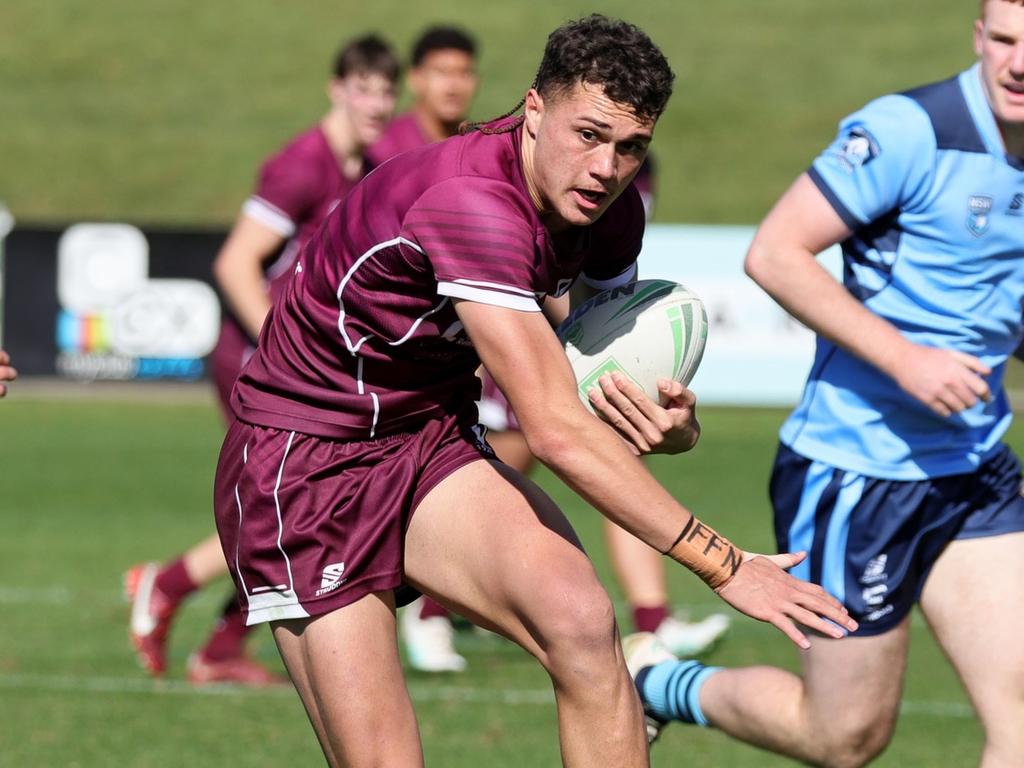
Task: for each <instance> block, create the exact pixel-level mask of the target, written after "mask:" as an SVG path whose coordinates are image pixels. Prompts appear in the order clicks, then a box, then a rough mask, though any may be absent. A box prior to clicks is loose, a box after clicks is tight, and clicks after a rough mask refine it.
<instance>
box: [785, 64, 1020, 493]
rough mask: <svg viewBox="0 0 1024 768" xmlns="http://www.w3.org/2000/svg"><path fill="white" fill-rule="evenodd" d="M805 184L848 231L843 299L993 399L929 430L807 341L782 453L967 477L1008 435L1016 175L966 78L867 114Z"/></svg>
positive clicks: (881, 473)
mask: <svg viewBox="0 0 1024 768" xmlns="http://www.w3.org/2000/svg"><path fill="white" fill-rule="evenodd" d="M808 173H809V175H810V177H811V179H812V180H813V181H814V182H815V184H817V186H818V188H819V189H820V190H821V191H822V193H823V194H824V195H825V197H826V198H827V199H828V200H829V202H830V203H831V204H832V206H833V207H834V208H835V210H836V212H837V213H838V214H839V215H840V216H841V217H842V219H843V221H845V222H846V224H847V225H848V226H849V227H850V228H851V229H852V230H853V232H854V234H853V236H852V237H850V238H849V239H848V240H847V241H846V242H845V243H843V245H842V247H843V262H844V282H845V284H846V287H847V289H848V290H849V291H850V292H851V293H852V294H853V295H854V296H856V297H857V298H858V299H860V301H862V302H863V303H864V305H865V306H867V307H868V308H869V309H871V310H872V311H873V312H875V313H876V314H878V315H880V316H882V317H884V318H886V319H887V320H889V321H890V322H892V323H893V324H894V325H895V326H896V327H897V328H899V329H900V331H901V332H902V333H903V334H904V336H906V337H907V338H909V339H911V340H912V341H915V342H918V343H921V344H926V345H929V346H934V347H942V348H946V349H958V350H962V351H964V352H968V353H970V354H972V355H976V356H977V357H979V358H981V360H983V361H984V362H985V363H986V364H987V365H989V366H990V367H991V368H992V375H991V376H990V377H989V378H988V383H989V386H990V387H991V389H992V392H993V399H992V402H990V403H987V404H986V403H978V404H977V405H976V406H975V407H973V408H971V409H969V410H967V411H964V412H963V413H960V414H957V415H954V416H952V417H950V418H943V417H941V416H938V415H936V414H934V413H933V412H932V411H931V410H929V409H928V408H927V407H926V406H925V405H923V404H921V403H919V402H918V401H916V400H915V399H914V398H912V397H910V396H909V395H907V394H905V393H904V392H903V391H902V390H901V389H900V388H899V387H898V386H897V385H896V383H895V382H894V381H893V380H892V379H890V378H889V377H888V376H885V375H884V374H882V373H881V372H880V371H878V370H877V369H875V368H874V367H872V366H870V365H868V364H867V363H864V362H863V361H861V360H860V359H858V358H856V357H854V356H853V355H850V354H848V353H847V352H845V351H843V350H842V349H840V348H838V347H836V345H834V344H832V343H831V342H829V341H826V340H824V339H821V338H819V339H818V344H817V351H816V354H815V359H814V365H813V367H812V369H811V373H810V375H809V377H808V381H807V385H806V388H805V390H804V393H803V397H802V399H801V402H800V404H799V405H798V406H797V409H796V410H795V411H794V412H793V414H792V415H791V416H790V417H789V419H788V420H787V421H786V423H785V424H784V425H783V427H782V430H781V435H780V436H781V439H782V441H783V442H784V443H786V444H787V445H789V446H790V447H791V448H792V449H793V450H795V451H796V452H797V453H800V454H802V455H804V456H807V457H808V458H811V459H815V460H818V461H823V462H825V463H828V464H831V465H833V466H836V467H840V468H842V469H847V470H851V471H854V472H858V473H861V474H866V475H871V476H874V477H884V478H891V479H897V480H918V479H922V478H926V477H938V476H942V475H950V474H957V473H961V472H970V471H973V470H974V469H975V468H976V467H977V466H978V465H979V464H980V463H981V462H982V461H984V460H985V458H986V457H987V456H988V454H989V453H990V452H991V451H992V450H993V449H994V448H995V447H996V446H997V444H998V442H999V439H1000V437H1001V436H1002V435H1003V433H1004V432H1005V431H1006V429H1007V428H1008V427H1009V425H1010V419H1011V414H1010V407H1009V404H1008V402H1007V399H1006V393H1005V392H1004V390H1003V372H1004V368H1005V364H1006V360H1007V358H1008V357H1009V356H1010V355H1011V354H1012V353H1013V351H1014V349H1016V347H1017V345H1018V342H1019V341H1020V339H1021V312H1022V298H1024V164H1022V163H1021V162H1020V161H1019V160H1018V159H1016V158H1011V157H1008V156H1007V155H1006V152H1005V149H1004V148H1003V143H1002V139H1001V137H1000V135H999V131H998V128H997V126H996V122H995V118H994V116H993V114H992V111H991V109H990V107H989V105H988V101H987V99H986V97H985V93H984V91H983V89H982V84H981V77H980V68H979V67H978V66H977V65H975V66H974V67H972V68H971V69H969V70H967V71H966V72H962V73H961V74H960V75H958V76H957V77H954V78H952V79H950V80H946V81H943V82H940V83H935V84H932V85H927V86H924V87H922V88H918V89H916V90H913V91H909V92H907V93H903V94H896V95H889V96H884V97H882V98H880V99H877V100H876V101H873V102H871V103H870V104H868V105H867V106H866V107H864V108H863V109H862V110H860V111H859V112H856V113H855V114H853V115H851V116H850V117H848V118H846V119H845V120H843V121H842V123H841V124H840V128H839V135H838V137H837V138H836V140H835V141H834V142H833V143H832V144H831V145H830V146H829V147H828V148H827V149H826V150H825V151H824V152H823V153H822V154H821V155H820V156H819V157H818V158H817V159H816V160H815V161H814V163H813V165H812V167H811V169H810V170H809V171H808Z"/></svg>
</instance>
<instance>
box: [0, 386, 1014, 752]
mask: <svg viewBox="0 0 1024 768" xmlns="http://www.w3.org/2000/svg"><path fill="white" fill-rule="evenodd" d="M781 418H782V413H781V412H779V411H769V410H726V409H706V410H705V411H704V412H703V424H704V437H703V439H702V442H701V445H700V446H699V448H698V449H697V450H696V451H695V452H693V453H692V454H691V455H688V456H685V457H679V458H674V459H661V460H659V461H657V462H655V464H654V468H655V471H656V472H657V474H658V475H659V477H660V478H661V479H662V481H663V482H664V483H665V484H666V485H667V486H668V487H670V488H671V489H672V490H673V492H675V493H676V494H677V495H678V497H679V498H680V499H682V500H685V501H686V502H688V503H689V504H691V505H692V506H693V507H694V508H695V509H696V510H698V511H699V513H700V514H702V515H703V516H705V517H706V518H707V519H708V520H709V521H711V522H712V523H713V524H715V525H716V526H717V527H719V528H720V529H721V530H722V531H723V532H728V534H729V535H731V536H732V537H733V538H734V539H735V540H737V541H738V542H740V543H741V544H742V545H743V546H745V547H746V548H749V549H762V550H765V549H770V548H771V546H772V543H771V536H770V525H769V513H768V511H767V506H766V502H765V494H764V485H765V478H766V476H767V472H768V468H769V464H770V460H771V454H772V450H773V446H774V434H775V430H776V428H777V426H778V424H779V422H780V420H781ZM220 431H221V426H220V423H219V421H218V416H217V413H216V411H215V409H214V407H213V405H212V404H211V403H207V402H205V401H202V400H200V401H199V402H196V401H195V400H194V398H193V399H182V400H181V401H179V402H173V401H171V402H144V401H142V402H134V401H127V400H126V401H122V402H118V403H112V402H100V401H94V400H77V401H76V400H51V399H45V400H44V399H33V397H32V384H31V382H22V383H21V384H20V385H19V387H18V389H16V390H15V393H14V395H13V396H12V397H11V398H10V399H9V400H8V401H6V402H4V403H2V404H0V435H2V440H0V466H2V467H3V468H4V475H3V477H4V488H3V495H2V501H0V510H2V519H3V524H4V525H3V534H2V537H0V610H2V616H3V622H2V629H0V723H2V726H0V766H32V767H35V766H39V767H44V766H77V767H79V768H91V767H93V766H96V767H99V766H140V767H141V766H178V765H180V766H185V765H187V766H197V767H199V766H216V767H217V768H221V767H222V766H277V765H283V764H287V765H318V764H321V763H320V757H319V752H318V750H317V748H316V746H315V743H314V739H313V735H312V731H311V729H310V728H309V726H308V725H307V723H306V720H305V717H304V715H303V713H302V711H301V708H300V706H299V704H298V701H297V699H296V697H295V696H294V694H292V693H291V692H290V691H286V690H280V691H274V692H263V693H256V692H246V691H240V690H231V689H226V690H217V691H197V690H192V689H190V688H189V687H188V686H187V685H186V684H185V683H184V682H183V674H184V672H183V670H184V663H185V658H186V656H187V654H188V652H189V651H190V650H191V649H192V648H193V647H194V646H195V645H196V644H197V643H199V642H200V641H201V639H202V638H203V637H204V634H205V631H206V629H207V628H208V625H209V622H210V621H211V619H212V617H213V616H214V615H215V613H216V611H217V609H218V607H219V603H220V601H221V600H222V599H223V597H224V596H225V594H226V589H227V588H226V586H225V587H224V588H217V589H210V590H208V591H206V592H204V593H201V594H200V595H199V596H198V597H196V598H194V599H193V601H192V602H191V603H189V604H188V605H187V607H186V609H185V610H184V612H183V614H182V615H181V618H180V621H179V623H178V624H177V625H176V627H175V631H174V633H173V636H172V656H171V670H170V674H169V679H167V680H166V681H165V682H161V683H153V682H151V681H150V680H149V679H148V678H147V677H146V676H145V675H144V674H143V673H142V672H141V671H140V670H139V669H138V668H137V667H136V666H135V663H134V660H133V657H132V654H131V652H130V648H129V644H128V640H127V636H126V620H127V608H126V606H125V605H124V604H123V603H122V602H121V600H120V596H119V580H120V574H121V572H122V570H123V569H124V568H125V567H126V566H128V565H130V564H131V563H133V562H135V561H138V560H140V559H145V558H154V559H160V558H165V557H167V556H169V555H171V554H174V553H175V552H177V551H178V550H180V549H181V548H183V547H185V546H187V545H189V544H191V543H193V542H194V540H196V539H197V538H198V537H200V536H203V535H205V534H207V533H208V532H209V531H210V530H211V526H212V520H211V513H210V508H209V496H210V488H211V478H212V473H213V467H214V461H215V458H216V452H217V449H218V443H219V438H220ZM1010 442H1011V444H1013V445H1015V446H1016V447H1017V448H1018V450H1019V449H1020V448H1021V447H1024V433H1022V432H1021V431H1020V430H1016V431H1014V432H1012V433H1011V436H1010ZM538 478H539V480H540V482H541V483H542V484H543V485H544V486H545V487H546V488H547V489H548V490H549V491H550V492H551V493H552V494H553V495H554V496H555V497H556V498H557V499H558V500H559V502H560V503H561V504H562V505H563V508H564V509H566V510H567V512H568V514H569V516H570V517H571V518H572V520H573V522H574V524H575V525H576V527H577V529H578V530H579V531H580V533H581V536H582V537H583V539H584V541H585V543H586V545H587V548H588V550H589V551H590V553H591V555H592V556H593V557H594V559H595V561H596V562H597V565H598V568H599V569H600V571H601V573H602V575H603V576H604V577H605V578H606V577H607V574H608V567H607V562H606V560H605V557H604V553H603V551H602V547H601V546H600V537H599V526H598V520H597V518H596V513H594V512H593V511H591V510H589V509H588V508H586V507H585V506H584V505H582V503H581V502H579V501H578V500H577V499H575V497H574V496H573V495H572V494H571V493H569V492H568V491H566V490H565V489H564V488H563V487H561V486H560V484H559V483H558V482H557V481H555V480H554V479H553V478H552V477H551V476H550V475H548V474H546V473H543V472H542V473H539V474H538ZM606 583H609V584H610V582H607V581H606ZM671 585H672V591H673V595H674V597H675V599H676V601H677V603H678V604H680V605H683V604H685V605H688V606H690V609H691V611H692V612H693V613H694V614H696V615H701V614H705V613H708V612H710V611H712V610H720V609H722V606H721V604H717V603H716V602H715V600H714V599H713V598H712V596H711V595H710V593H709V592H708V591H707V590H706V589H705V588H704V587H703V586H702V585H700V584H699V583H698V582H697V581H696V580H695V579H694V578H693V577H692V576H690V575H689V574H685V573H683V572H682V569H680V568H675V569H674V570H673V571H672V578H671ZM612 589H613V592H614V586H612ZM620 606H621V603H620ZM623 618H625V617H623ZM913 627H914V628H913V638H912V646H913V650H912V656H913V658H912V663H911V666H910V671H909V674H908V678H907V685H906V692H905V698H906V701H905V705H904V714H903V717H902V720H901V723H900V727H899V729H898V731H897V734H896V737H895V741H894V743H893V745H892V746H891V747H890V749H889V751H888V752H887V753H886V754H885V755H884V756H883V757H882V758H881V759H880V760H879V761H878V763H877V765H879V766H900V767H901V768H914V767H916V766H920V767H921V768H936V767H937V766H938V767H941V766H966V765H971V764H973V762H974V761H975V759H976V756H977V753H978V750H979V745H980V738H981V736H980V730H979V727H978V725H977V723H976V721H975V719H974V717H973V715H972V713H971V710H970V708H969V706H968V705H967V703H966V701H965V698H964V696H963V694H962V693H961V691H960V689H959V687H958V684H957V682H956V680H955V677H954V675H953V674H952V672H951V671H950V670H949V668H948V666H947V665H946V663H945V662H944V660H943V658H942V656H941V653H940V652H939V651H938V649H937V648H936V647H935V645H934V643H933V642H932V641H931V639H930V637H929V635H928V633H927V631H926V630H925V628H924V626H923V622H922V621H921V620H920V617H915V619H914V624H913ZM458 646H459V649H460V650H461V651H462V652H463V653H464V654H465V655H466V656H467V657H468V659H469V663H470V669H469V671H468V672H466V673H465V674H462V675H453V676H443V677H436V678H428V677H424V676H421V675H415V674H414V675H410V678H409V679H410V687H411V690H412V694H413V698H414V699H415V703H416V707H417V711H418V714H419V717H420V723H421V727H422V732H423V740H424V743H425V748H426V751H427V758H428V764H431V765H435V766H446V767H449V766H450V767H452V768H462V767H465V768H470V767H475V766H480V765H488V766H490V767H491V768H499V767H501V766H510V767H512V766H515V767H516V768H518V767H519V766H523V765H535V766H554V765H557V764H558V752H557V744H556V741H555V731H554V707H553V704H552V699H551V696H550V693H549V691H548V686H547V681H546V678H545V676H544V675H543V674H542V673H541V672H540V669H539V667H538V666H537V665H536V664H535V663H534V662H533V661H532V660H531V659H529V658H528V657H527V656H525V654H523V653H522V652H521V651H519V650H518V649H517V648H515V647H513V646H511V645H509V644H507V643H505V642H504V641H502V640H499V639H497V638H494V637H486V636H479V635H477V634H475V633H473V632H470V631H465V632H460V633H459V637H458ZM253 648H254V650H255V652H256V653H257V654H258V655H259V656H260V657H261V658H263V659H266V660H267V661H268V663H271V664H277V663H278V662H277V659H276V654H275V651H274V649H273V646H272V644H271V643H270V640H269V635H268V633H266V632H265V631H260V632H259V633H258V635H257V637H256V638H255V643H254V644H253ZM711 659H712V660H713V661H714V662H715V663H722V664H745V663H752V662H769V663H777V664H781V665H785V666H791V665H792V664H793V663H794V661H795V653H794V652H793V651H791V650H790V648H789V646H788V645H787V641H786V640H784V639H783V638H782V636H781V635H779V634H778V633H777V632H776V631H775V630H773V629H771V628H770V627H767V626H765V625H761V624H758V623H756V622H753V621H750V620H747V619H741V618H738V617H737V619H736V621H735V623H734V628H733V630H732V632H731V634H730V636H729V637H728V640H727V641H726V642H725V643H724V644H723V645H721V646H720V648H719V649H718V650H717V651H715V652H714V654H713V655H712V656H711ZM653 764H654V765H655V766H666V767H668V766H683V765H693V766H712V765H713V766H721V767H729V766H735V767H737V768H740V767H743V768H754V767H755V766H756V767H758V768H760V767H762V766H782V765H789V763H788V762H787V761H783V760H781V759H777V758H773V757H770V756H766V755H764V754H762V753H759V752H756V751H754V750H752V749H749V748H747V747H744V746H741V745H738V744H735V743H733V742H731V741H729V740H728V739H726V738H725V737H723V736H722V735H721V734H720V733H716V732H709V731H700V730H698V729H695V728H688V727H683V726H674V727H672V728H670V729H668V731H667V732H666V733H665V735H664V736H663V737H662V740H661V741H659V743H658V744H657V745H656V747H655V749H654V752H653Z"/></svg>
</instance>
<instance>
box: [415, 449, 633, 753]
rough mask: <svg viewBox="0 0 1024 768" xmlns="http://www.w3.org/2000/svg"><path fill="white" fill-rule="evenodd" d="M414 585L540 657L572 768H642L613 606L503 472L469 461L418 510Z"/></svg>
mask: <svg viewBox="0 0 1024 768" xmlns="http://www.w3.org/2000/svg"><path fill="white" fill-rule="evenodd" d="M405 565H406V577H407V578H408V579H409V581H410V582H411V583H413V584H414V585H415V586H416V587H418V588H419V589H421V590H423V591H424V592H426V593H428V594H431V595H432V596H434V597H435V598H437V599H439V600H440V601H441V602H442V603H445V604H447V605H448V606H449V607H451V608H454V609H455V610H458V611H459V612H460V613H462V614H463V615H465V616H467V617H469V618H470V619H472V620H473V621H475V622H477V623H479V624H481V625H482V626H485V627H488V628H490V629H494V630H496V631H498V632H500V633H502V634H504V635H505V636H506V637H509V638H510V639H512V640H513V641H515V642H517V643H518V644H519V645H521V646H522V647H523V648H525V649H526V650H527V651H529V652H530V653H532V654H533V655H534V656H536V657H537V659H538V660H540V662H541V663H542V664H543V665H544V667H545V669H547V671H548V673H549V674H550V676H551V679H552V682H553V684H554V689H555V699H556V702H557V705H558V720H559V733H560V739H561V748H562V759H563V761H564V764H565V765H567V766H595V767H596V766H609V765H614V766H616V767H617V768H618V767H621V768H631V767H633V766H646V765H647V764H648V762H647V745H646V740H645V737H644V725H643V719H642V714H641V709H640V703H639V700H638V699H637V696H636V693H635V691H634V689H633V686H632V683H631V681H630V679H629V675H628V673H627V671H626V667H625V663H624V661H623V658H622V651H621V648H620V646H619V641H618V632H617V631H616V627H615V618H614V613H613V610H612V605H611V601H610V600H609V599H608V596H607V593H605V591H604V590H603V589H602V588H601V585H600V584H599V583H598V581H597V577H596V574H595V573H594V570H593V567H592V566H591V564H590V561H589V560H588V559H587V557H586V555H585V554H584V552H583V551H582V549H581V548H580V546H579V542H578V540H577V539H576V536H575V534H574V533H573V531H572V529H571V527H570V526H569V524H568V522H567V521H566V520H565V518H564V517H563V516H562V514H561V513H560V512H559V511H558V509H557V508H556V507H555V506H554V504H553V503H552V502H551V500H550V499H548V498H547V497H546V496H545V495H544V494H543V492H541V491H540V489H539V488H537V487H536V486H535V485H534V484H533V483H531V482H530V481H529V480H527V479H525V478H524V477H522V476H521V475H519V474H518V473H516V472H514V471H513V470H511V469H509V468H508V467H506V466H504V465H501V464H497V463H491V462H483V461H480V462H475V463H473V464H469V465H467V466H465V467H463V468H461V469H460V470H458V471H457V472H455V473H454V474H452V475H451V476H449V477H448V478H446V479H445V480H444V481H443V482H441V483H440V484H439V485H438V486H437V487H435V488H434V489H433V490H432V491H431V492H430V493H429V494H427V496H426V498H425V499H424V500H423V501H422V503H421V504H420V505H419V507H418V509H417V510H416V512H415V514H414V515H413V518H412V522H411V524H410V526H409V529H408V532H407V535H406V563H405Z"/></svg>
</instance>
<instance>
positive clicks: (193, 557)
mask: <svg viewBox="0 0 1024 768" xmlns="http://www.w3.org/2000/svg"><path fill="white" fill-rule="evenodd" d="M181 558H182V561H183V562H184V563H185V570H186V571H188V575H189V578H191V579H192V581H194V582H195V583H196V585H197V586H198V587H202V586H205V585H206V584H209V583H210V582H211V581H213V580H214V579H216V578H219V577H221V576H227V573H228V564H227V562H225V560H224V550H222V549H221V546H220V538H219V537H218V536H217V534H216V533H214V534H212V535H211V536H210V537H209V538H206V539H203V540H202V541H200V542H199V543H198V544H196V545H194V546H192V547H190V548H189V549H188V550H186V552H185V553H184V554H183V555H182V556H181Z"/></svg>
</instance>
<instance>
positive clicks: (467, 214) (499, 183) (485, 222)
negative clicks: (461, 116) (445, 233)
mask: <svg viewBox="0 0 1024 768" xmlns="http://www.w3.org/2000/svg"><path fill="white" fill-rule="evenodd" d="M440 216H444V217H445V218H447V219H452V220H456V219H457V220H459V221H461V222H463V223H465V224H467V225H468V224H469V223H470V222H472V223H473V225H474V226H475V227H478V228H487V227H489V226H493V227H496V228H500V229H505V228H507V227H515V228H517V229H520V228H522V229H529V230H530V231H532V230H533V229H534V228H535V225H536V214H535V213H534V212H533V206H532V204H531V203H530V200H529V199H528V198H527V196H526V195H525V194H524V193H523V192H522V191H520V190H519V189H517V188H516V187H515V186H514V185H513V184H512V183H510V182H509V181H506V180H503V179H496V178H491V177H487V176H478V175H472V174H469V175H464V174H455V175H452V176H450V177H448V178H446V179H443V180H439V181H437V182H436V183H434V184H432V185H431V186H430V187H429V188H427V189H426V190H425V191H424V192H423V194H422V195H420V197H419V199H418V200H417V201H416V203H415V204H414V205H413V206H412V208H411V209H410V211H409V216H408V223H409V224H416V223H417V220H419V221H421V222H422V220H423V219H424V218H426V219H434V220H438V217H440Z"/></svg>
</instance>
